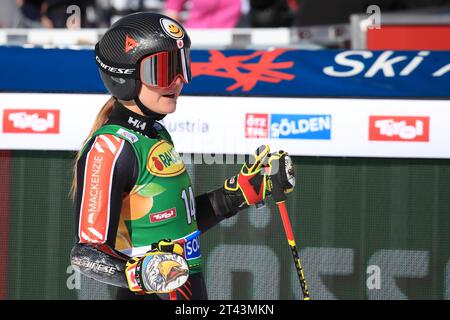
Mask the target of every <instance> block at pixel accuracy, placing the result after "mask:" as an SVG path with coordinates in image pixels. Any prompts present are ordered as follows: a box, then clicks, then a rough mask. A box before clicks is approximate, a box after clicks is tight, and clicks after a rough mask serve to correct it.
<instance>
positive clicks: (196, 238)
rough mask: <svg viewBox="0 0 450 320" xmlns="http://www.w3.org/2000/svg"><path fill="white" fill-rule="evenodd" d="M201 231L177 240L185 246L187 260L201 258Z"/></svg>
mask: <svg viewBox="0 0 450 320" xmlns="http://www.w3.org/2000/svg"><path fill="white" fill-rule="evenodd" d="M200 234H201V232H200V231H198V230H197V231H195V232H193V233H191V234H190V235H187V236H186V237H184V238H182V239H179V240H175V242H177V243H179V244H180V245H182V246H183V249H184V255H185V258H186V260H188V261H189V260H193V259H197V258H200V257H201V253H200Z"/></svg>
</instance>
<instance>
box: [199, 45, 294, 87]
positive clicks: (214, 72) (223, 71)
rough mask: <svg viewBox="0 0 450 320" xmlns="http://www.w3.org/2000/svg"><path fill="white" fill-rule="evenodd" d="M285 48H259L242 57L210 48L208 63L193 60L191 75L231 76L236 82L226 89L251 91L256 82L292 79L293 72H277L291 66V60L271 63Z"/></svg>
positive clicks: (276, 81) (275, 81) (278, 81)
mask: <svg viewBox="0 0 450 320" xmlns="http://www.w3.org/2000/svg"><path fill="white" fill-rule="evenodd" d="M286 51H287V50H284V49H276V50H272V51H262V50H258V51H255V52H252V53H251V54H249V55H245V56H231V57H226V56H225V55H224V54H223V53H222V52H220V51H217V50H211V51H209V52H210V54H211V56H210V57H209V61H208V62H193V63H192V75H193V76H194V77H196V76H202V75H206V76H213V77H221V78H228V79H233V80H235V81H236V82H235V83H234V84H233V85H231V86H229V87H228V88H226V90H227V91H233V90H236V89H239V88H242V91H250V90H252V89H253V88H254V87H255V86H256V84H257V83H258V82H268V83H280V82H281V81H283V80H293V79H294V78H295V75H293V74H289V73H284V72H281V71H277V70H278V69H290V68H292V66H293V65H294V62H293V61H283V62H274V60H275V59H276V58H278V57H279V56H280V55H282V54H283V53H284V52H286ZM256 58H259V61H258V62H248V61H250V60H252V59H256Z"/></svg>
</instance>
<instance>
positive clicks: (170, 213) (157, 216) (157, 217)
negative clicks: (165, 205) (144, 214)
mask: <svg viewBox="0 0 450 320" xmlns="http://www.w3.org/2000/svg"><path fill="white" fill-rule="evenodd" d="M176 216H177V209H176V208H170V209H168V210H165V211H161V212H156V213H152V214H151V215H150V222H161V221H165V220H169V219H172V218H175V217H176Z"/></svg>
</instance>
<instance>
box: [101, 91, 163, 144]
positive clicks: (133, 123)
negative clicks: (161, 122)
mask: <svg viewBox="0 0 450 320" xmlns="http://www.w3.org/2000/svg"><path fill="white" fill-rule="evenodd" d="M155 118H156V119H155ZM155 118H153V117H150V116H143V115H140V114H138V113H136V112H133V111H131V110H130V109H128V108H126V107H125V106H124V105H123V104H121V103H120V102H119V101H117V100H116V101H115V102H114V107H113V110H112V111H111V114H110V115H109V117H108V121H107V123H106V124H116V125H120V126H122V127H125V128H127V129H131V130H133V131H137V132H139V133H141V134H143V135H145V136H148V137H150V138H154V137H156V136H157V135H158V133H157V131H156V129H155V128H154V124H155V122H156V120H157V119H158V118H157V117H155Z"/></svg>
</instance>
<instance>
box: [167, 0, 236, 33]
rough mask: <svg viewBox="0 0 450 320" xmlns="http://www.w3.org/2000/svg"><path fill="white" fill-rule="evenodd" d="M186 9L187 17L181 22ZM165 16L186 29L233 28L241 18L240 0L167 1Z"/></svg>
mask: <svg viewBox="0 0 450 320" xmlns="http://www.w3.org/2000/svg"><path fill="white" fill-rule="evenodd" d="M186 9H187V11H188V16H187V19H186V21H182V20H183V19H182V16H181V13H182V12H183V10H186ZM165 14H166V15H168V16H169V17H172V18H173V19H175V20H178V21H180V22H181V23H183V24H184V25H185V26H186V28H234V27H236V26H237V25H238V23H239V21H240V18H241V0H167V1H166V5H165Z"/></svg>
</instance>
